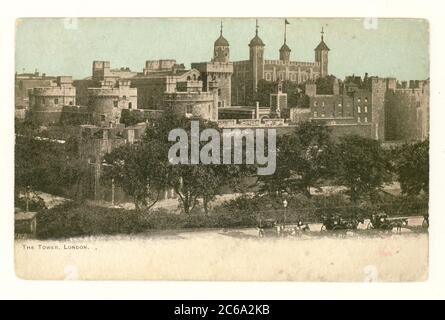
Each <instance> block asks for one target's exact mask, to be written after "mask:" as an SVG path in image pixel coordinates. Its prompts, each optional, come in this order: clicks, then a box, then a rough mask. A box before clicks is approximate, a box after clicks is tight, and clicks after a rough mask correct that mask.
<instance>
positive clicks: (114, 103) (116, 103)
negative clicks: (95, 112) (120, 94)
mask: <svg viewBox="0 0 445 320" xmlns="http://www.w3.org/2000/svg"><path fill="white" fill-rule="evenodd" d="M118 106H119V102H118V101H117V100H114V101H113V107H115V108H117V107H118Z"/></svg>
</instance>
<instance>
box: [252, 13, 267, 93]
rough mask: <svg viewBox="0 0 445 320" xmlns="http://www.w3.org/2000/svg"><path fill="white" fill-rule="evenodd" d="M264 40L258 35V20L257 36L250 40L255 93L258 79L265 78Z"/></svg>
mask: <svg viewBox="0 0 445 320" xmlns="http://www.w3.org/2000/svg"><path fill="white" fill-rule="evenodd" d="M264 46H265V45H264V42H263V40H261V38H260V37H259V36H258V20H257V21H256V30H255V37H254V38H253V39H252V40H250V43H249V48H250V63H251V66H252V88H253V93H255V92H256V90H257V85H258V81H259V80H261V79H263V74H264Z"/></svg>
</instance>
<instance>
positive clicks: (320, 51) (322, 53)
mask: <svg viewBox="0 0 445 320" xmlns="http://www.w3.org/2000/svg"><path fill="white" fill-rule="evenodd" d="M323 34H324V31H323V27H322V28H321V41H320V43H319V44H318V46H317V47H316V48H315V49H314V50H315V62H319V63H320V77H322V78H323V77H326V76H327V75H328V53H329V50H330V49H329V48H328V46H327V45H326V43H324V40H323Z"/></svg>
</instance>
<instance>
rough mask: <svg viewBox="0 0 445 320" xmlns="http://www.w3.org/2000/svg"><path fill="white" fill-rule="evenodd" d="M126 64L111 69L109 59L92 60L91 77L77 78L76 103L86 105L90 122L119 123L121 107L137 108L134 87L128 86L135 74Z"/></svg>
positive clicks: (98, 123) (101, 123)
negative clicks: (124, 66) (125, 66)
mask: <svg viewBox="0 0 445 320" xmlns="http://www.w3.org/2000/svg"><path fill="white" fill-rule="evenodd" d="M136 74H137V73H136V72H132V71H131V70H130V69H129V68H119V69H111V66H110V62H109V61H93V66H92V74H91V77H89V78H87V79H83V80H77V81H75V82H74V85H75V87H76V89H77V91H76V97H77V103H78V104H80V105H83V106H87V107H88V112H89V113H90V115H91V117H90V120H91V121H90V122H91V123H92V124H96V125H101V126H109V125H110V124H111V125H115V124H116V123H119V121H120V117H121V112H122V110H124V109H130V110H133V109H137V89H134V88H131V86H130V85H131V81H130V80H131V79H132V78H133V77H135V76H136Z"/></svg>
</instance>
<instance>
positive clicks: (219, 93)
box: [218, 89, 221, 97]
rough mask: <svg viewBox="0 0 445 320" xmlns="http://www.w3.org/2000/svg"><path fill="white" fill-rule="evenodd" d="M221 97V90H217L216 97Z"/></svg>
mask: <svg viewBox="0 0 445 320" xmlns="http://www.w3.org/2000/svg"><path fill="white" fill-rule="evenodd" d="M219 96H221V89H218V97H219Z"/></svg>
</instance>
